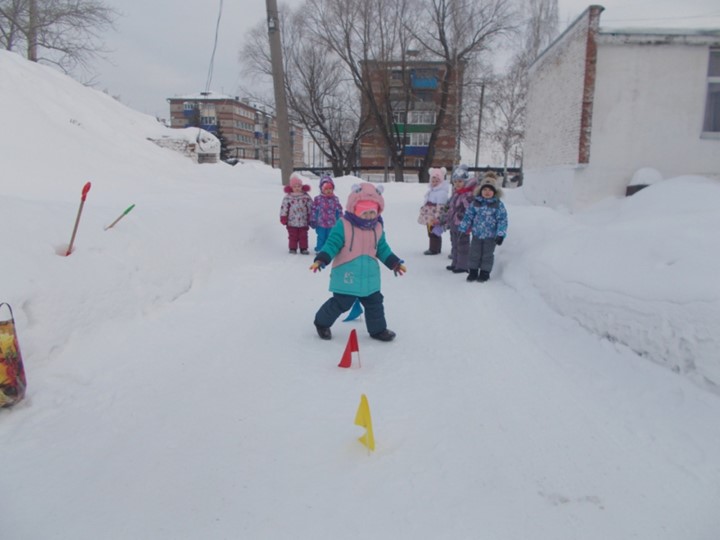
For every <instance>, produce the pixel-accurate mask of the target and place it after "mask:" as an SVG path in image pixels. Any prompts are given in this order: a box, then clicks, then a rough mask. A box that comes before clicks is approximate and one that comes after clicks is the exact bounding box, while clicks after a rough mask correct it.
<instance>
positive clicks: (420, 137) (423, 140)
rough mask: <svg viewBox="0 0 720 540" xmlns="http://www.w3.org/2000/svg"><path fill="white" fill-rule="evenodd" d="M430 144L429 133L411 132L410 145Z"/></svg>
mask: <svg viewBox="0 0 720 540" xmlns="http://www.w3.org/2000/svg"><path fill="white" fill-rule="evenodd" d="M428 144H430V134H429V133H410V146H427V145H428Z"/></svg>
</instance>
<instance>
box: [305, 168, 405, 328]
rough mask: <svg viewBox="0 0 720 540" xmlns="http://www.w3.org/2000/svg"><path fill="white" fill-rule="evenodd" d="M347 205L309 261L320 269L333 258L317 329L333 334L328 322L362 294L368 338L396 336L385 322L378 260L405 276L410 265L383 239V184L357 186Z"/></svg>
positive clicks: (316, 322)
mask: <svg viewBox="0 0 720 540" xmlns="http://www.w3.org/2000/svg"><path fill="white" fill-rule="evenodd" d="M345 208H346V210H345V215H344V216H343V217H342V218H340V219H339V220H338V222H337V223H336V224H335V226H334V227H333V228H332V230H331V231H330V235H329V236H328V239H327V241H326V242H325V246H324V247H323V250H322V251H321V252H320V253H318V254H317V256H316V257H315V262H313V264H312V265H311V266H310V269H311V270H312V271H313V272H318V271H320V270H322V269H323V268H324V267H325V266H327V265H328V264H330V261H332V263H333V266H332V270H331V271H330V291H331V292H332V293H333V296H332V298H330V299H329V300H327V301H326V302H325V303H324V304H323V305H322V306H320V309H319V310H318V312H317V313H316V314H315V321H314V323H315V328H316V329H317V333H318V335H319V336H320V337H321V338H322V339H331V338H332V333H331V332H330V327H331V326H332V325H333V323H334V322H335V321H336V320H337V318H338V317H339V316H340V315H341V314H342V313H343V312H345V311H347V310H348V309H350V308H351V307H352V305H353V303H354V302H355V300H356V299H359V300H360V303H361V304H362V305H363V306H364V307H365V324H366V326H367V329H368V332H369V333H370V337H372V338H373V339H379V340H380V341H392V340H393V339H394V338H395V332H393V331H392V330H388V327H387V323H386V322H385V309H384V307H383V295H382V294H381V293H380V266H379V265H378V262H377V261H378V260H380V262H382V263H383V264H384V265H385V266H387V267H388V268H389V269H390V270H392V271H393V272H394V273H395V275H396V276H398V275H400V276H401V275H403V273H405V271H406V268H405V266H404V265H403V262H404V261H402V260H401V259H400V258H398V256H397V255H395V254H394V253H393V252H392V250H391V249H390V246H389V245H388V243H387V241H386V240H385V231H384V230H383V228H384V227H383V220H382V217H381V216H380V214H382V212H383V210H384V209H385V200H384V199H383V196H382V186H376V185H374V184H370V183H367V182H365V183H362V184H359V185H354V186H353V187H352V191H351V193H350V196H349V197H348V200H347V204H346V205H345Z"/></svg>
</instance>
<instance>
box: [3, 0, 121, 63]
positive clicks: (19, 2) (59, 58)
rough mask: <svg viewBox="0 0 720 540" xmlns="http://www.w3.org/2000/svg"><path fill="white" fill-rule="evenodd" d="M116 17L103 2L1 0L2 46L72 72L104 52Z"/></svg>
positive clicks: (78, 0)
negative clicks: (104, 35)
mask: <svg viewBox="0 0 720 540" xmlns="http://www.w3.org/2000/svg"><path fill="white" fill-rule="evenodd" d="M116 16H117V12H116V11H115V10H113V9H112V8H109V7H107V6H105V5H104V4H103V3H102V2H101V1H100V0H0V46H2V47H3V48H5V49H7V50H21V49H24V52H25V54H26V56H27V58H28V59H29V60H32V61H34V62H42V63H46V64H52V65H55V66H57V67H59V68H60V69H62V70H63V71H65V72H72V71H74V70H75V69H76V68H78V67H80V68H87V67H88V64H89V62H90V60H91V59H93V58H95V57H96V56H98V55H99V54H100V53H102V52H103V50H102V48H101V46H100V43H101V41H102V40H101V36H100V32H101V31H103V30H106V29H108V28H111V27H112V25H113V22H114V20H115V17H116Z"/></svg>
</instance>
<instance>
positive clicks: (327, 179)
mask: <svg viewBox="0 0 720 540" xmlns="http://www.w3.org/2000/svg"><path fill="white" fill-rule="evenodd" d="M327 184H329V185H330V187H331V188H333V189H335V183H334V182H333V180H332V178H330V177H329V176H323V177H322V178H320V191H322V190H323V187H325V185H327Z"/></svg>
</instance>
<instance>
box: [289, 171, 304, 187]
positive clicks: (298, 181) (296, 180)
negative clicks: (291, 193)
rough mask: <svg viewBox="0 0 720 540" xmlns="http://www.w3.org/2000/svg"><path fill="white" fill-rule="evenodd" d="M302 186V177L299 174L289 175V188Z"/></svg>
mask: <svg viewBox="0 0 720 540" xmlns="http://www.w3.org/2000/svg"><path fill="white" fill-rule="evenodd" d="M302 185H303V181H302V177H301V176H300V175H299V174H296V173H292V175H290V187H299V186H302Z"/></svg>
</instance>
